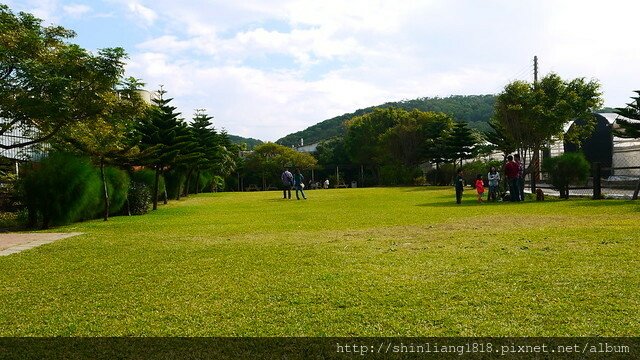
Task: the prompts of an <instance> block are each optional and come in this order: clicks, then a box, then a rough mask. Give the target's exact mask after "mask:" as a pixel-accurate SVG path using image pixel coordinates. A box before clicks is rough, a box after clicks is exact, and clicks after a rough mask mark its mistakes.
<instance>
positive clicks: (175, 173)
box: [164, 170, 187, 199]
mask: <svg viewBox="0 0 640 360" xmlns="http://www.w3.org/2000/svg"><path fill="white" fill-rule="evenodd" d="M164 181H165V184H166V185H167V197H169V199H176V198H178V197H179V196H180V194H181V192H182V189H183V188H184V186H185V182H186V181H187V176H186V175H185V173H184V172H182V171H179V170H171V171H168V172H166V173H165V174H164Z"/></svg>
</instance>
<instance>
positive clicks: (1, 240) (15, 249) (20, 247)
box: [0, 232, 82, 256]
mask: <svg viewBox="0 0 640 360" xmlns="http://www.w3.org/2000/svg"><path fill="white" fill-rule="evenodd" d="M77 235H82V233H79V232H72V233H5V234H0V256H7V255H11V254H16V253H19V252H21V251H24V250H29V249H32V248H34V247H36V246H40V245H44V244H49V243H52V242H54V241H56V240H60V239H64V238H68V237H72V236H77Z"/></svg>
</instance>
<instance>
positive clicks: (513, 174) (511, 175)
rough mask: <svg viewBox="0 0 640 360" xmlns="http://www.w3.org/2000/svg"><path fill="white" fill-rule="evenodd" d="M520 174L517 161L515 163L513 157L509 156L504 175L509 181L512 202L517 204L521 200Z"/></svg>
mask: <svg viewBox="0 0 640 360" xmlns="http://www.w3.org/2000/svg"><path fill="white" fill-rule="evenodd" d="M519 172H520V167H519V166H518V164H517V163H516V162H515V161H513V156H512V155H509V156H508V157H507V163H506V164H505V165H504V175H505V176H506V177H507V181H508V182H509V195H510V200H511V202H516V201H519V199H520V189H519V188H518V173H519Z"/></svg>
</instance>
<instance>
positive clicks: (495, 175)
mask: <svg viewBox="0 0 640 360" xmlns="http://www.w3.org/2000/svg"><path fill="white" fill-rule="evenodd" d="M487 179H488V180H489V197H488V199H489V200H490V201H496V199H497V197H498V186H499V185H500V173H499V172H498V171H497V170H496V167H495V166H492V167H491V169H490V170H489V174H487Z"/></svg>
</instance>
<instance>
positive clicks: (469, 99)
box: [276, 95, 496, 146]
mask: <svg viewBox="0 0 640 360" xmlns="http://www.w3.org/2000/svg"><path fill="white" fill-rule="evenodd" d="M495 98H496V97H495V95H466V96H464V95H453V96H449V97H445V98H439V97H435V98H419V99H415V100H404V101H400V102H389V103H386V104H383V105H378V106H371V107H368V108H366V109H360V110H357V111H356V112H353V113H350V114H344V115H341V116H336V117H334V118H332V119H329V120H325V121H322V122H320V123H318V124H315V125H313V126H310V127H308V128H306V129H305V130H302V131H298V132H295V133H293V134H289V135H287V136H285V137H283V138H281V139H279V140H278V141H276V142H277V143H278V144H282V145H285V146H290V145H294V144H298V143H299V142H300V138H302V139H304V143H305V144H313V143H316V142H318V141H321V140H325V139H329V138H331V137H334V136H339V135H343V134H344V132H345V128H344V122H345V121H346V120H349V119H351V118H352V117H354V116H359V115H362V114H366V113H369V112H371V111H373V109H375V108H384V107H394V106H395V107H400V108H403V109H406V110H412V109H418V110H422V111H437V112H443V113H445V114H449V115H450V116H451V117H453V118H454V119H455V120H457V121H465V122H467V123H469V125H470V127H471V128H473V129H477V130H480V131H482V130H487V129H489V126H488V125H487V122H488V121H489V119H490V118H491V116H492V115H493V106H494V103H495Z"/></svg>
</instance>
